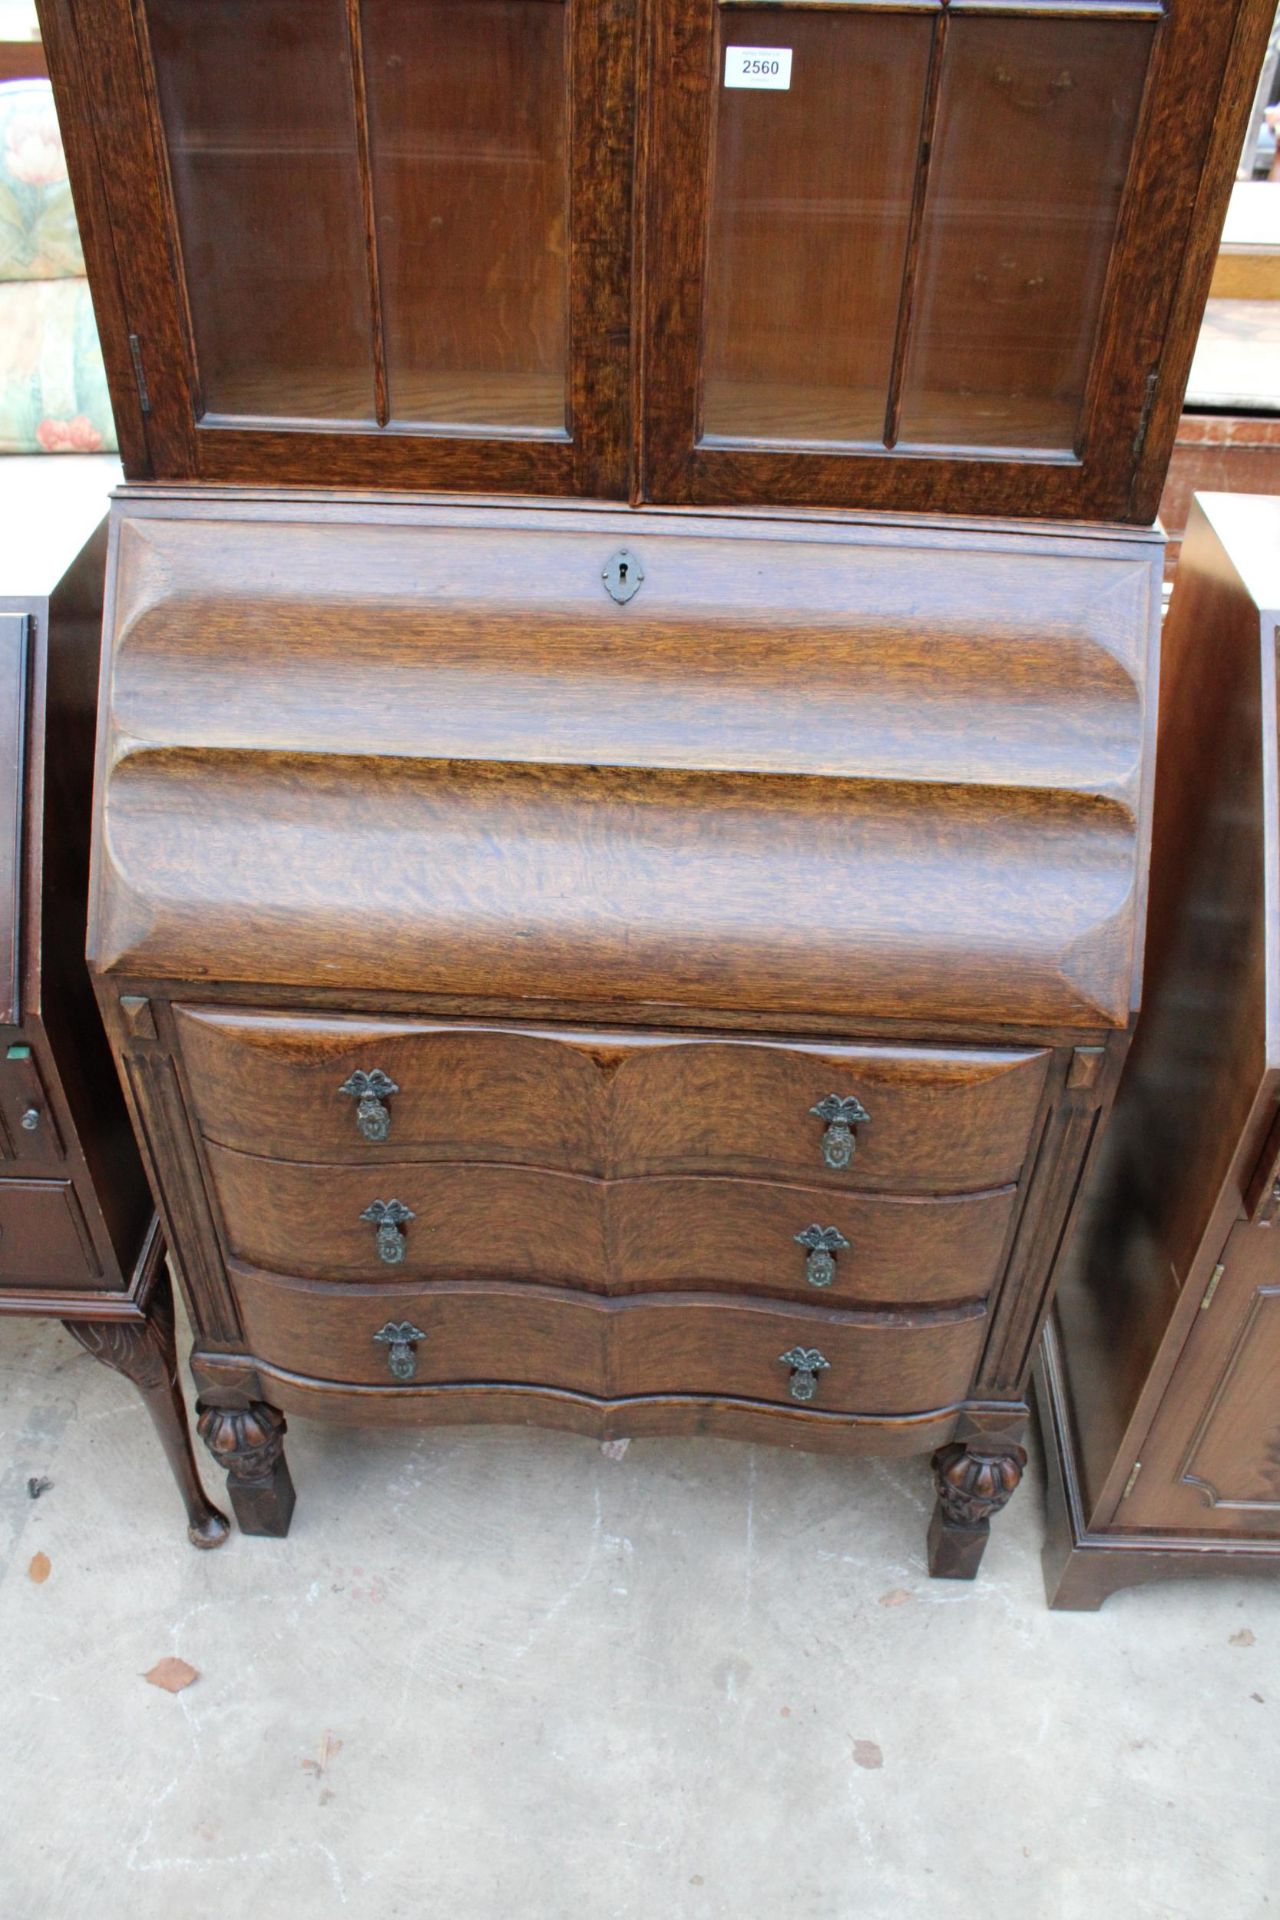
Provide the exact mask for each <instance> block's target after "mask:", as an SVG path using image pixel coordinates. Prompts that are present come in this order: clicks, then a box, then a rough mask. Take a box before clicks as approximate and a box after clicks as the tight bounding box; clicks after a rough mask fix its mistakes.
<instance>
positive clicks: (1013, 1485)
mask: <svg viewBox="0 0 1280 1920" xmlns="http://www.w3.org/2000/svg"><path fill="white" fill-rule="evenodd" d="M1026 1464H1027V1455H1026V1451H1025V1449H1024V1448H1022V1447H1018V1446H1014V1445H1013V1443H1012V1442H1011V1441H1007V1440H1005V1441H1001V1442H999V1443H998V1444H997V1443H996V1442H994V1441H992V1442H984V1441H983V1440H981V1439H973V1440H953V1441H952V1442H951V1444H950V1446H946V1447H942V1448H940V1449H939V1451H938V1452H937V1453H935V1454H934V1456H933V1479H934V1485H935V1486H936V1487H937V1489H938V1504H937V1506H936V1507H935V1508H934V1510H933V1519H932V1520H931V1521H930V1522H929V1571H930V1573H931V1574H933V1576H934V1578H935V1579H939V1580H972V1579H973V1577H974V1575H975V1574H976V1573H977V1571H978V1568H979V1566H980V1565H981V1562H982V1555H983V1553H984V1551H985V1549H986V1544H987V1540H988V1537H989V1535H990V1533H991V1516H992V1514H993V1513H999V1511H1000V1509H1001V1507H1003V1506H1004V1505H1005V1504H1006V1503H1007V1502H1008V1501H1009V1500H1010V1499H1011V1498H1012V1497H1013V1495H1014V1494H1015V1493H1016V1492H1017V1489H1018V1482H1019V1481H1020V1480H1021V1479H1022V1471H1023V1468H1024V1467H1025V1466H1026Z"/></svg>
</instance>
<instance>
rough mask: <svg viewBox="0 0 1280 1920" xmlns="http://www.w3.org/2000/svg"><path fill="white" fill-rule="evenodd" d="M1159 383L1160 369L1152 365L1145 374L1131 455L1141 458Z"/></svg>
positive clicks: (1137, 458) (1136, 458)
mask: <svg viewBox="0 0 1280 1920" xmlns="http://www.w3.org/2000/svg"><path fill="white" fill-rule="evenodd" d="M1159 384H1160V370H1159V368H1158V367H1153V368H1152V369H1151V372H1150V373H1149V374H1148V375H1147V384H1146V387H1145V389H1144V391H1143V395H1142V412H1141V413H1140V414H1139V415H1138V431H1137V432H1136V433H1135V434H1134V436H1133V457H1134V459H1135V460H1141V458H1142V453H1143V449H1144V447H1145V446H1146V444H1147V429H1148V427H1149V426H1150V425H1151V413H1152V409H1153V408H1154V406H1155V404H1156V388H1157V387H1158V386H1159Z"/></svg>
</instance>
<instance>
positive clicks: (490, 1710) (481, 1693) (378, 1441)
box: [0, 1320, 1280, 1920]
mask: <svg viewBox="0 0 1280 1920" xmlns="http://www.w3.org/2000/svg"><path fill="white" fill-rule="evenodd" d="M289 1444H290V1457H291V1461H292V1466H293V1473H294V1478H295V1480H296V1482H297V1485H298V1489H299V1501H298V1510H297V1514H296V1517H295V1520H294V1525H293V1532H292V1534H291V1536H290V1538H289V1539H288V1541H285V1542H270V1541H263V1540H245V1539H242V1538H241V1537H240V1536H239V1535H235V1536H233V1538H232V1540H231V1541H230V1543H229V1544H228V1545H227V1546H226V1547H224V1548H223V1549H222V1550H221V1551H220V1552H218V1553H214V1554H198V1553H195V1552H193V1551H192V1550H191V1549H190V1548H188V1546H187V1545H186V1542H185V1539H184V1537H183V1531H182V1526H181V1523H180V1512H179V1507H178V1503H177V1499H176V1496H175V1495H174V1493H173V1491H172V1488H171V1487H170V1485H169V1483H168V1481H167V1478H166V1471H165V1468H164V1464H163V1462H162V1459H161V1456H160V1452H159V1450H158V1448H157V1447H156V1446H155V1445H154V1444H153V1442H152V1438H151V1432H150V1428H149V1426H148V1424H147V1420H146V1416H145V1413H144V1412H143V1410H142V1407H141V1404H140V1402H139V1401H138V1400H137V1399H136V1397H135V1396H134V1394H133V1392H132V1390H131V1389H130V1388H129V1387H128V1386H127V1385H126V1383H125V1382H123V1381H121V1380H118V1379H116V1378H114V1377H113V1376H112V1375H111V1374H109V1373H108V1372H107V1371H106V1370H105V1369H104V1368H102V1367H100V1366H99V1365H98V1364H97V1363H96V1362H94V1361H93V1360H91V1359H90V1358H89V1357H88V1356H87V1355H85V1354H83V1353H81V1351H80V1350H79V1349H78V1348H77V1347H76V1346H74V1345H73V1343H72V1341H71V1340H70V1338H69V1337H68V1336H67V1335H65V1334H64V1333H63V1332H62V1331H61V1329H60V1328H57V1327H56V1326H51V1325H47V1324H41V1323H39V1322H34V1321H12V1320H11V1321H8V1322H3V1323H0V1680H2V1684H0V1755H2V1756H3V1759H2V1760H0V1774H2V1776H3V1778H2V1780H0V1822H2V1829H0V1917H2V1920H81V1917H82V1916H83V1920H90V1917H91V1916H92V1920H117V1917H119V1920H204V1916H206V1915H207V1916H209V1917H210V1920H227V1917H228V1916H231V1915H241V1914H251V1915H263V1916H269V1917H270V1920H294V1916H298V1917H299V1920H301V1917H302V1916H306V1920H326V1917H327V1916H329V1915H338V1914H342V1915H349V1916H351V1917H352V1920H356V1917H357V1916H359V1917H360V1920H364V1916H369V1917H370V1920H397V1917H398V1916H413V1917H414V1920H418V1917H419V1916H433V1917H434V1916H437V1915H439V1916H442V1917H443V1916H446V1915H447V1916H449V1917H450V1920H499V1917H500V1916H501V1920H507V1917H508V1916H519V1920H584V1917H585V1920H651V1916H661V1920H704V1916H705V1917H707V1920H710V1916H733V1920H755V1916H768V1917H769V1920H846V1917H847V1920H904V1916H906V1917H908V1920H910V1917H912V1916H917V1915H919V1916H926V1915H927V1916H929V1920H1005V1917H1006V1916H1008V1920H1014V1916H1017V1920H1104V1916H1105V1920H1157V1917H1158V1920H1172V1916H1178V1920H1181V1917H1182V1916H1184V1915H1194V1916H1195V1917H1196V1920H1213V1917H1215V1916H1219V1915H1221V1916H1224V1917H1225V1916H1229V1917H1230V1920H1252V1916H1258V1915H1266V1914H1271V1913H1272V1912H1276V1913H1277V1914H1278V1915H1280V1818H1278V1817H1277V1815H1278V1813H1280V1796H1278V1794H1277V1779H1276V1775H1277V1768H1276V1761H1277V1743H1276V1730H1277V1726H1278V1725H1280V1589H1277V1588H1276V1587H1273V1586H1270V1585H1265V1584H1263V1583H1262V1582H1252V1583H1245V1582H1224V1583H1219V1584H1212V1583H1203V1584H1200V1585H1195V1584H1185V1585H1181V1586H1172V1587H1164V1588H1161V1587H1151V1588H1145V1589H1142V1588H1139V1589H1135V1590H1132V1591H1130V1592H1127V1593H1122V1594H1119V1595H1117V1596H1116V1597H1115V1598H1114V1599H1112V1600H1111V1601H1109V1602H1108V1604H1107V1606H1106V1607H1105V1608H1104V1610H1103V1611H1102V1613H1101V1614H1098V1615H1085V1616H1071V1615H1052V1614H1050V1613H1048V1612H1047V1611H1046V1610H1045V1607H1044V1603H1043V1598H1042V1592H1041V1586H1040V1573H1039V1563H1038V1554H1039V1544H1040V1497H1039V1486H1038V1481H1037V1480H1036V1479H1035V1478H1034V1477H1033V1476H1032V1475H1029V1476H1028V1480H1027V1482H1026V1484H1025V1485H1024V1487H1023V1489H1022V1492H1021V1493H1020V1495H1019V1496H1018V1498H1017V1499H1016V1500H1015V1501H1014V1503H1013V1505H1012V1506H1011V1507H1010V1509H1009V1510H1008V1512H1007V1513H1006V1514H1005V1515H1004V1516H1003V1518H1002V1520H1001V1521H1000V1522H999V1523H998V1524H997V1526H996V1528H995V1530H994V1532H993V1538H992V1545H991V1548H990V1551H989V1553H988V1555H987V1561H986V1567H985V1569H984V1572H983V1574H982V1576H981V1578H980V1580H979V1582H978V1584H977V1585H976V1586H974V1587H972V1588H969V1587H965V1586H957V1585H949V1584H947V1585H943V1584H931V1583H930V1582H929V1580H928V1579H927V1578H926V1576H925V1570H924V1561H923V1543H924V1529H925V1522H926V1516H927V1505H928V1500H927V1469H926V1467H925V1465H924V1463H923V1462H911V1463H908V1464H905V1465H895V1466H889V1465H885V1464H883V1463H866V1464H860V1465H853V1466H850V1465H848V1464H844V1465H841V1464H837V1463H836V1462H834V1461H831V1460H824V1459H821V1458H807V1457H804V1456H802V1455H798V1454H785V1453H774V1452H769V1451H765V1450H763V1449H752V1448H747V1447H739V1446H731V1445H726V1444H714V1443H703V1444H698V1443H693V1442H685V1441H678V1442H676V1441H672V1442H658V1441H647V1442H637V1443H635V1444H634V1445H632V1446H631V1447H630V1448H629V1449H628V1450H627V1451H626V1453H625V1456H624V1457H623V1458H621V1459H611V1458H608V1457H606V1456H605V1455H604V1454H602V1452H601V1450H600V1448H599V1447H598V1446H596V1445H594V1444H592V1443H590V1442H588V1441H583V1440H577V1439H573V1438H571V1437H568V1436H562V1435H558V1434H554V1433H543V1432H535V1433H522V1432H519V1431H496V1430H487V1431H475V1432H465V1431H462V1432H452V1433H449V1432H444V1433H434V1434H433V1433H424V1434H420V1435H414V1434H408V1435H404V1434H395V1433H389V1432H382V1433H379V1432H377V1431H371V1432H368V1433H361V1434H344V1433H341V1432H339V1431H336V1430H325V1429H322V1428H318V1427H313V1426H304V1425H302V1424H301V1423H298V1424H297V1425H295V1427H294V1428H293V1430H292V1432H291V1435H290V1443H289ZM31 1475H45V1476H47V1477H48V1478H49V1479H50V1480H51V1481H52V1482H53V1485H52V1487H51V1488H50V1490H49V1491H48V1492H46V1493H45V1494H44V1495H43V1496H42V1497H41V1498H39V1499H38V1500H35V1501H33V1500H31V1499H30V1498H29V1496H28V1493H27V1486H26V1483H27V1480H28V1477H29V1476H31ZM37 1553H43V1554H45V1555H47V1557H48V1560H49V1562H50V1571H49V1574H48V1577H47V1578H46V1579H45V1580H44V1581H43V1583H40V1584H37V1583H36V1582H35V1581H33V1580H32V1579H31V1577H30V1575H29V1571H28V1569H29V1567H30V1563H31V1561H32V1559H33V1557H34V1556H35V1555H36V1554H37ZM166 1654H177V1655H179V1656H181V1657H182V1658H184V1659H185V1660H187V1661H189V1662H190V1663H191V1664H192V1665H193V1666H194V1667H196V1668H198V1669H199V1673H200V1678H199V1679H198V1680H197V1681H196V1682H195V1684H194V1685H192V1686H191V1687H190V1688H189V1689H188V1690H187V1691H185V1692H183V1693H180V1694H177V1695H169V1694H166V1693H163V1692H160V1691H158V1690H157V1689H156V1688H154V1687H152V1686H149V1685H147V1684H146V1683H145V1682H144V1680H143V1678H142V1675H143V1674H144V1673H145V1672H146V1671H147V1670H148V1669H149V1668H150V1667H152V1666H153V1665H154V1663H155V1662H156V1661H157V1660H159V1659H160V1658H161V1657H163V1656H164V1655H166Z"/></svg>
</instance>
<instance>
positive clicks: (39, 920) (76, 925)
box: [0, 460, 227, 1547]
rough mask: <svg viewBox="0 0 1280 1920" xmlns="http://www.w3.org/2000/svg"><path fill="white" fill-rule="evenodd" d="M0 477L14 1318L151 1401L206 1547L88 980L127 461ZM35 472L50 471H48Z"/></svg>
mask: <svg viewBox="0 0 1280 1920" xmlns="http://www.w3.org/2000/svg"><path fill="white" fill-rule="evenodd" d="M53 464H56V463H51V466H50V467H49V468H45V467H44V466H43V465H42V463H41V462H39V461H30V460H21V461H13V462H9V463H7V464H5V465H4V466H3V468H0V501H2V505H3V514H2V515H0V517H2V518H3V520H4V524H5V528H6V542H7V543H10V542H11V544H6V548H5V558H4V563H3V565H2V566H0V1314H32V1313H35V1314H41V1315H52V1316H56V1317H58V1318H60V1319H62V1320H63V1321H64V1323H65V1324H66V1326H67V1329H68V1331H69V1332H70V1333H71V1334H73V1335H74V1336H75V1338H76V1339H77V1340H78V1341H79V1343H80V1345H81V1346H82V1347H84V1348H85V1350H86V1351H87V1352H89V1353H91V1354H93V1355H94V1357H95V1358H96V1359H98V1360H101V1361H102V1362H103V1364H104V1365H106V1366H108V1367H110V1368H112V1369H113V1371H115V1372H117V1373H120V1374H123V1375H124V1377H125V1378H126V1379H128V1380H131V1381H132V1382H133V1384H134V1385H135V1386H136V1387H137V1388H138V1390H139V1392H140V1393H141V1395H142V1398H143V1400H144V1401H145V1403H146V1407H147V1411H148V1413H149V1414H150V1416H151V1419H152V1421H153V1422H154V1424H155V1427H156V1431H157V1433H158V1434H159V1437H160V1441H161V1444H162V1445H163V1447H164V1450H165V1453H166V1455H167V1457H168V1460H169V1464H170V1466H171V1467H172V1469H173V1475H174V1479H175V1480H176V1481H177V1484H178V1490H179V1492H180V1494H181V1496H182V1501H183V1505H184V1507H185V1508H186V1513H187V1523H188V1533H189V1537H190V1539H191V1542H192V1544H193V1545H194V1546H197V1547H215V1546H217V1545H219V1544H220V1542H221V1541H222V1540H223V1539H225V1537H226V1533H227V1523H226V1521H225V1520H224V1519H223V1517H222V1515H221V1514H220V1513H219V1512H218V1511H217V1510H216V1508H214V1507H212V1506H210V1504H209V1502H208V1500H207V1499H206V1498H205V1495H204V1491H203V1489H202V1487H201V1485H200V1482H199V1479H198V1477H197V1474H196V1470H195V1463H194V1460H193V1458H192V1452H191V1437H190V1434H189V1431H188V1428H187V1418H186V1411H185V1408H184V1406H183V1402H182V1394H181V1390H180V1387H179V1377H178V1362H177V1354H176V1351H175V1347H174V1332H173V1304H172V1296H171V1293H170V1286H169V1277H168V1274H167V1272H166V1270H165V1245H164V1241H163V1239H162V1237H161V1235H160V1232H159V1229H158V1227H157V1224H156V1220H155V1215H154V1211H153V1207H152V1202H151V1197H150V1194H149V1193H148V1191H147V1183H146V1178H145V1175H144V1173H143V1169H142V1165H141V1162H140V1160H139V1157H138V1151H137V1147H136V1145H135V1143H134V1139H133V1134H132V1132H131V1130H130V1126H129V1119H128V1114H127V1112H126V1109H125V1103H124V1101H123V1099H122V1098H121V1093H120V1086H119V1082H118V1080H117V1077H116V1073H115V1070H114V1067H113V1064H112V1060H111V1055H110V1051H109V1049H108V1047H107V1044H106V1039H105V1036H104V1035H103V1032H102V1027H101V1023H100V1021H99V1018H98V1014H97V1009H96V1007H95V1005H94V999H93V991H92V988H91V986H90V984H89V976H88V973H87V972H86V969H85V964H84V940H85V918H86V898H87V891H88V868H89V828H90V818H91V811H90V789H91V781H92V774H93V737H94V717H95V709H96V699H97V678H98V662H99V654H100V649H101V617H102V593H103V578H104V569H105V564H106V548H107V539H106V527H105V523H104V509H105V506H106V489H107V486H108V484H109V479H110V469H111V467H112V464H113V463H111V462H109V461H104V462H90V463H86V464H81V463H77V464H76V465H75V466H71V467H68V468H67V471H66V483H67V484H66V485H60V484H59V481H60V480H61V478H62V476H61V475H58V474H56V473H55V472H54V471H53V470H52V465H53ZM33 469H34V471H33Z"/></svg>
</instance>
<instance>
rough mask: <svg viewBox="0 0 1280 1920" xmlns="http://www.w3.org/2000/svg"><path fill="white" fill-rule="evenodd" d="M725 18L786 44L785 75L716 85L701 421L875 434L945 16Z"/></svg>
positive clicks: (819, 435) (749, 38)
mask: <svg viewBox="0 0 1280 1920" xmlns="http://www.w3.org/2000/svg"><path fill="white" fill-rule="evenodd" d="M726 24H727V28H728V29H729V31H728V32H727V39H728V42H729V44H730V45H738V46H748V45H750V46H760V47H789V48H790V49H791V85H790V87H789V88H788V89H787V90H786V91H785V92H783V91H775V90H772V89H760V90H757V89H754V88H739V87H725V86H724V85H723V84H721V85H720V86H719V87H718V91H717V112H716V140H715V163H714V173H713V177H712V190H711V226H710V236H709V250H708V265H707V299H706V315H705V321H704V329H705V331H704V341H703V354H704V359H703V384H702V422H703V432H704V434H708V435H712V434H714V435H717V436H726V435H727V436H739V437H743V438H748V439H751V440H756V441H759V440H775V441H776V440H780V441H787V442H791V443H793V444H794V443H795V442H797V441H846V442H847V441H862V442H865V441H868V440H871V441H874V442H879V441H880V439H881V437H882V435H883V432H884V420H885V408H886V405H887V402H888V394H889V375H890V368H891V365H892V361H893V346H894V333H895V329H896V326H897V318H898V300H899V294H900V290H901V285H902V270H903V260H904V256H905V253H906V245H907V229H908V226H909V223H910V217H911V197H912V192H913V188H914V183H915V172H916V152H917V148H918V145H919V140H920V122H921V113H922V109H923V104H924V89H925V79H926V75H927V72H928V65H929V47H930V42H931V38H932V33H933V23H932V21H931V19H930V18H929V17H928V16H926V15H916V16H910V15H906V16H904V15H893V16H887V15H882V16H881V17H879V18H874V17H869V16H867V15H865V14H850V13H848V12H846V11H844V10H843V9H833V10H832V11H830V12H824V11H821V10H819V9H813V10H809V9H806V10H805V11H804V12H800V11H798V10H797V11H791V12H788V11H781V12H774V11H772V10H770V11H769V12H768V13H766V12H764V11H763V10H760V11H757V10H756V9H754V8H753V9H752V10H751V12H750V13H749V14H746V15H744V14H741V13H735V14H733V15H730V16H728V18H727V23H726ZM723 78H724V52H723V50H722V51H721V55H720V80H721V82H723ZM657 164H659V165H661V156H658V157H657Z"/></svg>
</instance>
